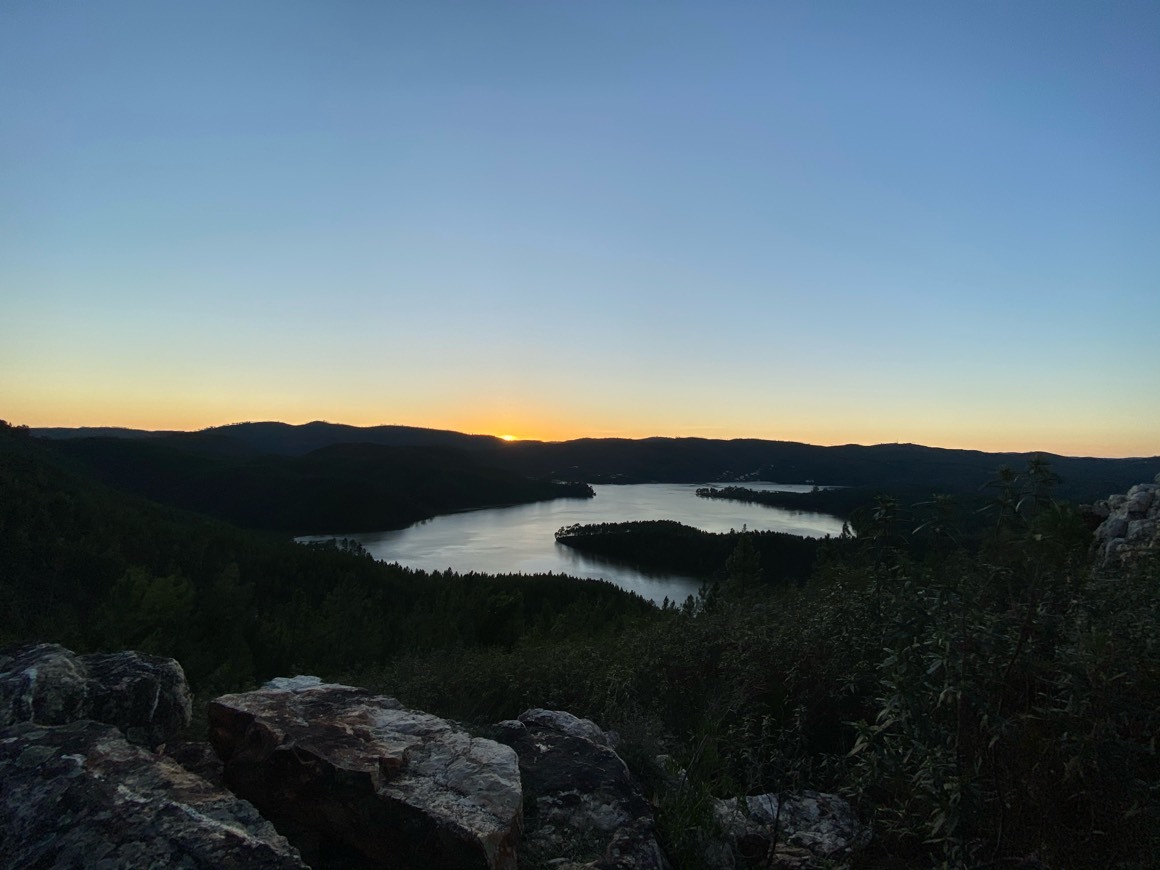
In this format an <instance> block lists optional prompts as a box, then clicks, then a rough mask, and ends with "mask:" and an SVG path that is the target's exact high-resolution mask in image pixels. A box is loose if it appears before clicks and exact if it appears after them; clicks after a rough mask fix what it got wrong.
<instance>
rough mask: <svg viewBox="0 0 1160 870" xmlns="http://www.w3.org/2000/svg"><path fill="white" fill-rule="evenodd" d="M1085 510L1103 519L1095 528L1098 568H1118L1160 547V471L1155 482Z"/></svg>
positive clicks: (1109, 570)
mask: <svg viewBox="0 0 1160 870" xmlns="http://www.w3.org/2000/svg"><path fill="white" fill-rule="evenodd" d="M1084 511H1085V512H1086V513H1087V514H1089V515H1090V516H1093V517H1095V518H1097V519H1099V520H1101V522H1100V523H1099V525H1098V526H1097V527H1096V530H1095V547H1096V562H1097V566H1098V567H1097V570H1100V571H1104V572H1115V571H1117V570H1119V569H1122V568H1124V567H1125V566H1127V565H1129V564H1130V563H1131V562H1132V561H1133V560H1134V559H1137V558H1139V557H1140V556H1142V555H1143V554H1145V553H1150V552H1155V551H1157V550H1160V474H1158V475H1156V480H1155V482H1153V483H1141V484H1137V485H1136V486H1133V487H1132V488H1131V489H1129V490H1128V491H1127V492H1126V493H1123V494H1120V493H1117V494H1115V495H1111V496H1108V498H1106V499H1104V500H1102V501H1098V502H1096V503H1095V504H1094V505H1090V506H1085V508H1084Z"/></svg>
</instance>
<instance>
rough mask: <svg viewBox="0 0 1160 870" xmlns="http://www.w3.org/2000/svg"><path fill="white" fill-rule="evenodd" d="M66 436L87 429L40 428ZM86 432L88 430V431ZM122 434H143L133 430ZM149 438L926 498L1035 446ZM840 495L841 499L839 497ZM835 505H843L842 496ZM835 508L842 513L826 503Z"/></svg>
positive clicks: (1147, 468)
mask: <svg viewBox="0 0 1160 870" xmlns="http://www.w3.org/2000/svg"><path fill="white" fill-rule="evenodd" d="M36 431H37V432H39V433H42V434H44V435H48V436H52V437H53V438H66V437H68V436H71V435H75V434H77V430H62V429H56V430H36ZM82 431H83V430H82ZM117 434H119V435H122V436H126V435H137V436H140V435H141V434H142V433H133V432H131V431H128V430H121V431H118V433H117ZM146 440H150V441H156V442H161V443H168V444H171V445H173V446H175V447H177V446H180V449H182V450H211V451H213V452H220V453H226V454H232V455H235V456H242V455H245V456H251V457H252V456H257V455H281V456H288V457H289V456H304V455H306V454H307V453H310V452H312V451H314V450H317V449H319V448H321V447H327V446H332V445H335V444H353V443H362V444H378V445H385V446H394V447H431V446H441V447H455V448H459V449H461V450H463V451H464V452H466V453H469V454H471V455H473V456H475V457H476V459H477V461H478V462H479V463H480V464H481V465H486V466H490V467H495V468H504V469H507V470H508V471H511V472H515V473H518V474H520V475H524V476H529V477H536V478H540V479H545V480H549V479H561V480H583V481H585V482H588V483H648V482H652V481H664V482H673V483H704V482H707V481H722V482H734V483H743V482H744V481H746V480H761V481H769V482H773V483H795V484H811V483H815V482H816V483H818V484H822V485H832V486H845V487H866V488H869V489H870V490H872V491H874V492H876V493H877V492H881V491H883V490H886V491H890V492H895V490H897V489H905V490H907V491H908V492H914V493H917V494H918V495H920V496H921V495H922V494H924V493H925V494H929V493H931V492H933V491H939V492H950V493H954V494H956V495H957V494H962V493H973V492H977V491H979V489H981V488H982V487H983V486H984V484H985V483H986V482H987V481H988V480H989V479H990V478H991V477H992V476H993V475H994V473H995V471H996V469H998V468H999V467H1000V466H1003V465H1006V466H1009V467H1011V468H1021V467H1023V466H1025V465H1026V464H1027V462H1029V461H1030V460H1031V459H1032V458H1034V456H1035V455H1037V454H1033V453H984V452H981V451H977V450H950V449H943V448H935V447H923V446H921V445H917V444H879V445H874V446H861V445H856V444H847V445H842V446H836V447H819V446H815V445H811V444H800V443H797V442H792V441H765V440H760V439H754V438H739V439H733V440H717V439H708V438H643V439H624V438H581V439H577V440H573V441H561V442H539V441H518V442H512V443H507V442H504V441H501V440H500V439H498V438H493V437H491V436H486V435H464V434H462V433H458V432H447V431H441V430H433V429H419V428H414V427H406V426H373V427H355V426H344V425H339V424H335V423H322V422H315V423H308V424H305V425H302V426H290V425H287V424H285V423H239V424H234V425H230V426H220V427H216V428H213V429H207V430H205V431H203V432H195V433H158V434H157V435H155V436H153V437H150V438H148V439H146ZM1042 455H1043V456H1044V458H1045V459H1047V460H1048V461H1049V462H1050V463H1051V465H1052V467H1053V468H1054V469H1055V472H1056V474H1057V475H1059V478H1060V481H1059V483H1058V485H1057V487H1056V495H1057V496H1058V497H1060V498H1067V499H1069V500H1072V501H1075V502H1080V501H1092V500H1094V499H1096V498H1100V497H1102V496H1104V495H1107V494H1108V493H1110V492H1123V491H1124V490H1125V489H1127V488H1128V487H1129V486H1131V485H1132V484H1133V483H1138V482H1139V481H1141V480H1151V479H1152V478H1153V477H1154V476H1155V475H1156V473H1157V472H1160V457H1156V456H1153V457H1147V458H1140V459H1098V458H1090V457H1073V456H1055V455H1051V454H1042ZM835 498H840V497H839V496H835ZM834 503H835V504H837V503H839V502H834ZM821 509H822V510H828V511H829V512H831V513H841V511H834V510H830V508H821Z"/></svg>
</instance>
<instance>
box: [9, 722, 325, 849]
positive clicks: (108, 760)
mask: <svg viewBox="0 0 1160 870" xmlns="http://www.w3.org/2000/svg"><path fill="white" fill-rule="evenodd" d="M0 816H2V818H0V868H11V870H16V868H27V867H62V868H63V867H77V868H80V867H86V868H87V867H102V868H129V867H188V868H194V867H222V868H259V870H261V868H302V867H305V866H306V865H305V864H303V863H302V860H301V858H300V857H299V855H298V853H297V852H296V851H295V850H294V849H293V848H292V847H291V846H290V844H289V843H288V842H287V841H286V840H285V838H283V837H282V836H280V835H279V834H278V833H277V832H276V831H275V830H274V828H273V826H272V825H270V824H269V823H268V822H266V821H265V820H264V819H262V818H261V816H259V815H258V813H257V811H256V810H255V809H254V807H252V806H251V805H250V804H248V803H246V802H245V801H242V800H238V799H237V798H236V797H234V796H233V795H232V794H230V793H228V792H226V791H223V790H221V789H218V788H215V787H213V786H211V785H210V784H209V783H207V782H206V781H205V780H203V779H202V778H201V777H198V776H195V775H193V774H191V773H189V772H188V771H186V770H185V769H184V768H182V767H180V766H179V765H177V764H175V763H174V762H172V761H169V760H167V759H164V758H159V757H158V756H156V755H154V754H153V753H151V752H149V751H148V750H146V749H143V748H141V747H139V746H134V745H132V744H130V743H129V742H128V741H127V740H126V739H125V738H124V736H123V735H122V734H121V733H120V732H119V731H118V730H117V729H116V728H114V727H112V726H110V725H106V724H102V723H98V722H93V721H87V720H82V721H78V722H73V723H70V724H64V725H56V726H46V725H40V724H36V723H33V722H27V721H25V722H21V723H18V724H15V725H11V726H9V727H6V728H2V729H0Z"/></svg>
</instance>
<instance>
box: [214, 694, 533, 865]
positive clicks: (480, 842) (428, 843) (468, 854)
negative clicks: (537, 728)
mask: <svg viewBox="0 0 1160 870" xmlns="http://www.w3.org/2000/svg"><path fill="white" fill-rule="evenodd" d="M209 723H210V740H211V742H212V743H213V746H214V749H215V750H216V751H217V753H218V755H219V756H220V757H221V759H222V761H223V763H224V766H225V768H224V778H225V781H226V783H227V784H228V785H229V786H230V788H232V789H233V790H234V791H235V792H236V793H237V794H239V795H241V796H242V797H245V798H247V799H248V800H250V801H252V802H253V803H254V804H255V805H256V806H257V807H258V808H259V809H260V810H261V811H262V813H263V814H264V815H265V816H266V817H267V818H269V819H270V820H271V821H273V822H274V823H275V825H277V826H278V827H279V829H280V830H283V831H285V832H288V833H289V835H290V836H291V839H292V841H293V842H295V843H296V844H298V845H299V846H300V848H302V850H303V854H304V857H305V858H306V860H307V861H308V862H309V863H311V864H312V865H315V866H317V865H324V866H325V865H328V864H329V865H330V866H365V867H399V868H403V867H407V868H410V867H415V868H418V867H440V868H448V870H455V868H488V870H491V868H501V870H508V868H513V870H514V868H515V867H516V847H517V844H518V842H519V839H520V832H521V828H522V808H523V793H522V790H521V786H520V775H519V767H518V764H517V760H516V754H515V752H513V751H512V749H511V748H509V747H507V746H503V745H501V744H499V743H496V742H494V741H492V740H486V739H482V738H476V737H473V736H471V735H470V734H468V733H467V732H465V731H463V730H462V729H460V728H458V727H456V726H454V725H452V724H451V723H449V722H447V721H446V720H444V719H440V718H438V717H436V716H431V715H428V714H426V713H419V712H416V711H413V710H407V709H404V708H403V707H402V705H400V704H399V702H398V701H396V700H394V699H393V698H387V697H382V696H376V695H373V694H371V693H370V692H367V691H366V690H363V689H357V688H353V687H350V686H341V685H334V684H323V683H321V682H319V681H317V680H312V679H308V678H302V677H295V678H292V679H290V680H279V681H273V682H272V683H271V684H269V687H267V688H263V689H260V690H257V691H253V692H246V693H242V694H236V695H225V696H223V697H221V698H218V699H216V700H214V701H212V702H211V703H210V705H209Z"/></svg>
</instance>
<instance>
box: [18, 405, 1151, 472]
mask: <svg viewBox="0 0 1160 870" xmlns="http://www.w3.org/2000/svg"><path fill="white" fill-rule="evenodd" d="M101 399H102V397H99V396H94V397H91V399H90V401H87V402H76V403H73V407H72V408H70V409H69V410H67V411H66V410H63V409H55V408H54V409H51V410H50V409H49V408H47V407H44V406H43V405H42V406H41V407H24V408H20V407H11V406H9V407H8V408H5V409H3V411H2V412H0V416H2V417H3V418H4V419H7V420H8V421H9V422H10V423H12V424H14V425H27V426H31V427H33V428H41V427H43V428H49V427H63V428H74V427H102V426H107V427H124V428H129V429H144V430H157V431H166V430H176V431H197V430H200V429H206V428H212V427H215V426H223V425H228V424H231V423H239V422H263V421H275V420H277V421H281V422H285V423H289V424H291V425H301V424H304V423H310V422H313V421H316V420H322V421H326V422H332V423H344V424H347V425H352V426H380V425H399V426H414V427H419V428H429V429H445V430H450V431H456V432H463V433H466V434H475V435H494V436H495V437H498V438H501V439H503V440H504V441H506V442H512V443H514V442H518V441H549V442H551V441H568V440H573V439H580V438H625V439H641V438H651V437H670V438H707V439H722V440H729V439H739V438H753V439H762V440H770V441H795V442H801V443H806V444H815V445H819V446H833V445H841V444H867V445H868V444H883V443H894V442H910V443H915V444H922V445H925V446H928V447H940V448H947V449H961V450H980V451H984V452H994V453H1006V452H1012V453H1024V452H1035V451H1044V452H1048V453H1055V454H1061V455H1067V456H1101V457H1108V458H1123V457H1150V456H1155V455H1158V454H1160V447H1158V446H1157V445H1156V444H1148V443H1145V442H1144V440H1143V439H1135V440H1133V439H1132V438H1130V437H1125V436H1123V435H1121V434H1120V433H1117V432H1104V433H1098V434H1097V435H1095V436H1094V437H1093V433H1092V432H1090V431H1084V432H1070V431H1055V432H1052V433H1051V434H1050V435H1049V436H1048V437H1043V436H1042V435H1039V434H1037V433H1032V432H1022V431H1018V430H1017V429H1014V428H1013V429H1009V430H1006V431H990V430H987V429H985V427H982V426H976V427H972V428H967V427H962V426H959V427H954V426H951V425H950V424H943V425H939V424H938V423H933V422H932V423H928V424H926V425H913V426H907V427H905V428H904V427H902V426H898V427H897V428H895V427H893V426H890V425H889V424H887V425H877V426H875V425H872V424H871V425H867V424H865V422H863V425H860V426H854V425H843V424H842V422H841V421H838V420H826V421H825V423H824V424H822V423H821V422H819V423H818V424H816V425H812V426H811V425H805V424H803V423H801V422H800V421H790V420H786V421H785V422H784V423H783V424H781V425H779V426H778V427H777V429H776V430H774V429H773V428H772V427H771V428H768V429H767V428H765V427H756V426H754V425H753V424H752V423H749V424H746V423H742V422H741V421H737V422H735V423H734V424H733V425H728V426H726V425H720V426H715V425H680V424H675V425H674V424H673V423H672V422H668V421H667V422H664V423H660V422H658V423H653V424H650V423H648V422H641V423H636V424H633V425H623V426H617V425H609V421H608V420H604V421H600V422H595V423H594V422H593V421H591V420H580V419H562V418H561V419H551V418H548V417H547V416H541V415H528V417H526V418H523V419H521V417H520V416H519V415H515V414H513V415H510V416H506V415H505V417H504V418H503V419H502V420H500V421H496V420H495V419H494V418H492V417H490V416H488V415H479V416H475V415H471V416H468V415H462V416H461V415H450V414H449V415H438V414H436V415H432V416H431V418H428V419H420V418H419V417H418V416H417V415H413V414H400V415H397V416H395V417H393V418H392V417H389V416H387V415H380V414H375V415H373V416H372V415H371V414H368V413H362V414H359V413H350V412H349V411H348V412H345V413H344V412H343V409H340V408H329V409H327V408H320V409H318V413H310V412H306V413H303V412H302V409H301V408H297V409H293V410H297V411H298V413H293V412H292V410H291V408H290V407H286V406H285V405H282V407H280V408H279V407H277V405H280V404H282V403H278V402H276V401H271V402H268V403H264V404H263V405H261V406H257V405H255V406H253V407H249V408H246V409H245V410H244V411H239V409H238V407H237V406H235V405H234V404H233V403H229V402H221V403H220V405H219V407H217V408H214V407H212V405H213V404H218V403H212V404H211V403H206V404H207V405H211V407H210V408H205V409H202V411H201V413H198V412H197V411H194V410H192V409H189V408H180V407H178V406H176V404H175V405H174V406H172V407H169V408H165V407H163V406H161V405H160V404H159V403H157V404H155V403H147V402H142V403H133V404H130V405H129V406H128V407H122V408H120V409H117V408H115V406H114V405H113V404H112V403H110V402H103V401H102V400H101ZM28 404H33V403H28ZM35 404H36V405H40V404H41V403H35ZM601 423H603V424H604V425H601Z"/></svg>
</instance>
